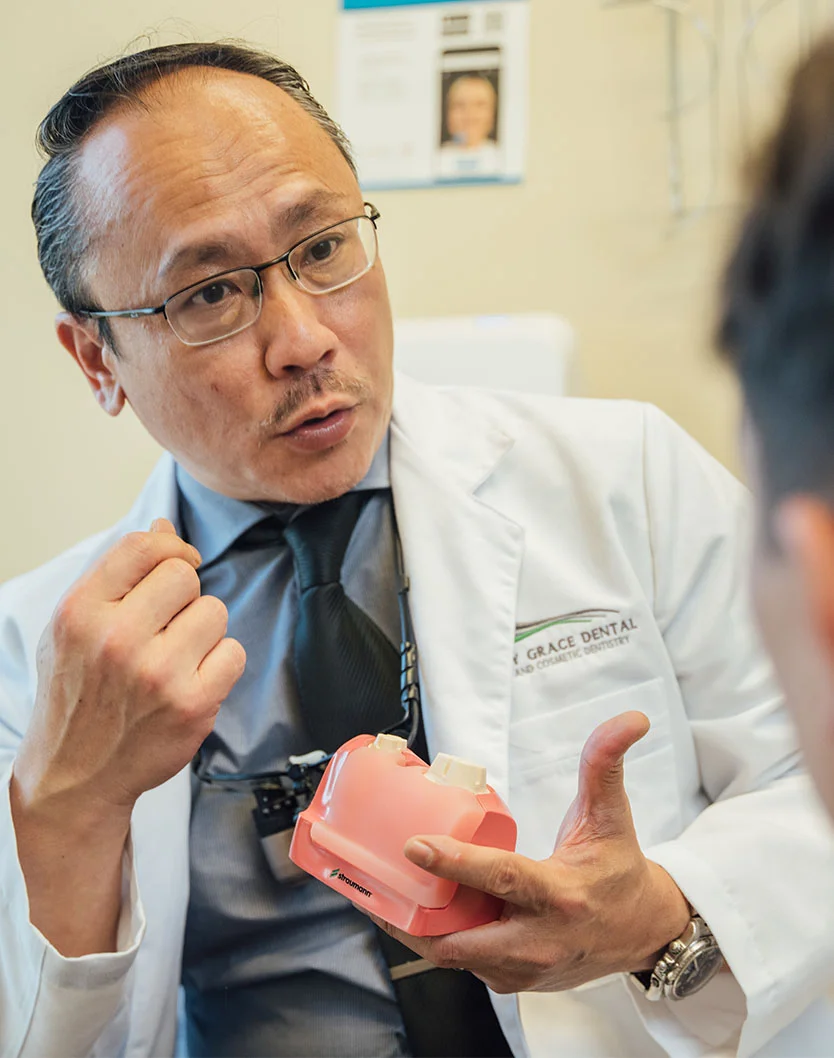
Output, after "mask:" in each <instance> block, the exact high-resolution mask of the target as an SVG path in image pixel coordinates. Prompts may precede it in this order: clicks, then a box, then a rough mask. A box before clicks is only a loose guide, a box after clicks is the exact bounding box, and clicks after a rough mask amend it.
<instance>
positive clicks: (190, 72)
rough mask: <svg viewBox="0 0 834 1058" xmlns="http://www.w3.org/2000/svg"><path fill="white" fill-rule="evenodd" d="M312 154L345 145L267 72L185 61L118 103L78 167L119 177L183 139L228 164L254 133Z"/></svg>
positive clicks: (272, 142)
mask: <svg viewBox="0 0 834 1058" xmlns="http://www.w3.org/2000/svg"><path fill="white" fill-rule="evenodd" d="M258 140H260V141H262V142H263V143H264V145H269V146H271V147H273V148H274V149H276V150H280V149H281V148H282V147H283V148H285V149H287V150H292V151H296V152H298V151H301V152H302V153H304V150H305V148H307V150H308V151H309V152H310V153H311V156H319V155H320V154H321V152H322V151H324V152H326V153H329V152H330V151H335V152H336V153H337V154H338V153H339V152H338V148H336V146H335V144H334V143H333V142H332V140H331V139H330V137H329V136H328V135H327V133H326V132H325V131H324V130H323V129H322V128H321V127H320V125H319V124H318V123H317V122H316V121H315V120H314V119H313V118H312V116H311V115H310V114H308V113H307V112H306V111H304V110H303V109H302V107H301V106H300V105H299V104H298V103H297V102H296V101H295V100H294V99H292V98H291V97H290V96H289V95H288V94H287V93H286V92H285V91H283V89H281V88H279V87H278V86H277V85H274V84H272V83H271V82H269V81H265V80H264V79H263V78H260V77H254V76H251V75H249V74H240V73H236V72H234V71H230V70H214V69H207V68H204V67H196V68H186V69H184V70H180V71H177V72H176V73H174V74H170V75H168V76H166V77H164V78H162V79H161V80H160V81H158V82H156V83H154V84H153V85H151V86H150V87H149V88H147V89H145V90H144V92H143V93H142V94H141V95H140V96H139V97H138V99H137V101H136V102H135V103H124V104H122V105H119V106H117V107H116V108H114V110H113V111H112V112H111V113H110V114H108V115H107V116H105V117H104V118H103V119H102V120H101V121H100V122H99V123H98V125H97V126H96V127H95V128H94V129H93V131H92V132H91V133H90V135H89V136H88V137H87V141H86V142H85V144H84V147H83V149H82V152H81V162H80V167H79V174H80V175H82V176H88V177H89V176H92V175H94V174H97V173H103V174H106V175H108V176H110V177H113V178H115V177H116V176H117V174H118V172H119V170H120V169H121V168H123V167H124V166H125V165H126V164H131V165H134V166H135V165H136V164H137V163H139V162H141V160H142V159H143V158H144V157H146V156H147V151H148V150H153V149H155V148H157V147H160V146H161V147H162V148H163V149H164V148H165V147H166V146H168V145H170V144H172V143H176V144H180V145H182V144H183V142H184V141H185V143H187V145H188V146H189V147H190V148H191V149H192V150H195V151H196V152H198V153H199V155H200V157H201V158H203V159H210V158H211V157H212V156H215V157H216V158H218V159H224V160H225V163H226V164H227V165H229V164H232V163H233V162H234V161H235V160H236V156H237V155H238V154H240V153H243V152H244V151H245V150H251V148H252V143H253V141H258Z"/></svg>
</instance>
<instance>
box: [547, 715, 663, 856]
mask: <svg viewBox="0 0 834 1058" xmlns="http://www.w3.org/2000/svg"><path fill="white" fill-rule="evenodd" d="M649 726H650V725H649V719H648V717H647V716H645V715H644V714H643V713H639V712H629V713H621V714H620V715H619V716H614V717H612V718H611V719H610V720H606V721H605V722H604V723H602V724H600V725H599V727H597V728H596V729H595V730H594V731H592V732H591V734H590V736H589V737H588V740H587V742H586V743H585V746H584V748H583V750H582V757H581V759H580V761H579V782H578V791H577V794H576V797H575V799H574V801H573V804H571V806H570V808H569V809H568V811H567V814H566V815H565V818H564V820H563V821H562V825H561V827H560V828H559V834H558V836H557V838H556V846H557V848H559V847H564V846H567V845H579V844H582V843H583V842H587V841H595V840H598V839H600V838H617V839H619V838H623V837H625V838H630V839H634V840H635V841H636V837H635V836H634V823H633V821H632V818H631V806H630V805H629V802H628V796H627V794H626V791H625V782H624V779H625V768H624V763H623V757H624V756H625V754H626V752H627V751H628V750H629V749H630V748H631V747H632V746H633V745H634V743H635V742H639V740H640V739H641V738H643V736H644V735H645V734H646V733H647V732H648V730H649Z"/></svg>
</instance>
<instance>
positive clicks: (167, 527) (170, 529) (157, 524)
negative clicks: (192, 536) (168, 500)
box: [151, 518, 177, 536]
mask: <svg viewBox="0 0 834 1058" xmlns="http://www.w3.org/2000/svg"><path fill="white" fill-rule="evenodd" d="M151 532H152V533H173V534H174V536H176V535H177V530H176V529H175V528H174V523H173V522H169V521H168V519H167V518H154V520H153V521H152V522H151Z"/></svg>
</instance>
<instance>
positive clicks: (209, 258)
mask: <svg viewBox="0 0 834 1058" xmlns="http://www.w3.org/2000/svg"><path fill="white" fill-rule="evenodd" d="M338 203H339V200H338V199H334V197H333V195H332V194H331V193H327V192H324V191H316V192H313V194H311V195H308V196H307V198H305V199H304V200H303V201H301V202H296V203H294V204H293V205H291V206H289V207H288V208H287V209H285V210H283V211H282V212H281V213H280V214H279V216H277V217H276V218H275V221H274V222H273V224H272V228H273V231H274V232H275V234H276V237H280V236H281V235H286V233H288V232H297V231H298V229H299V228H301V227H302V226H303V225H305V224H309V225H311V228H310V232H309V234H311V235H312V234H313V231H314V230H315V227H316V222H317V219H320V220H321V222H322V224H327V223H337V222H338V220H339V219H340V217H337V216H335V215H334V216H333V219H332V221H330V220H329V218H328V219H325V218H327V215H328V214H331V213H333V211H334V206H337V205H338ZM336 212H338V210H336ZM302 237H303V233H302ZM288 248H289V247H287V249H288ZM278 252H280V251H276V256H277V254H278ZM237 253H239V247H237V246H235V245H234V244H233V243H231V242H228V241H226V240H223V239H213V240H211V241H210V242H203V243H190V244H187V245H185V246H181V247H180V248H179V249H177V250H174V251H173V252H172V253H171V254H169V255H168V256H167V257H166V258H164V259H163V262H162V265H161V267H160V269H159V272H158V273H157V276H158V278H159V279H160V280H164V279H165V278H166V277H167V276H170V275H172V274H174V273H176V272H181V271H184V270H186V269H189V268H197V267H206V266H209V265H211V266H212V267H214V268H217V269H219V270H222V269H224V268H226V267H227V266H229V264H230V262H232V261H234V260H235V256H236V254H237ZM247 263H250V262H247ZM251 263H252V264H258V263H260V262H255V261H253V262H251Z"/></svg>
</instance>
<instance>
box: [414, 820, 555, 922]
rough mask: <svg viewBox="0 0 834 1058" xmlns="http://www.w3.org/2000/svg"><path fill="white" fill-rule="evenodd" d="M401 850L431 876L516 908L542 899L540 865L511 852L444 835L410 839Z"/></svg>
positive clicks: (530, 906) (532, 906)
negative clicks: (485, 894)
mask: <svg viewBox="0 0 834 1058" xmlns="http://www.w3.org/2000/svg"><path fill="white" fill-rule="evenodd" d="M403 851H404V853H405V856H406V858H407V859H409V860H411V862H412V863H416V864H417V866H418V867H422V868H423V869H424V870H427V871H429V872H430V873H431V874H435V875H437V876H438V877H440V878H448V879H450V880H451V881H453V882H460V883H461V884H462V885H468V886H471V887H472V888H473V889H480V890H481V891H482V892H484V893H490V894H491V895H492V896H497V897H499V898H500V899H501V900H508V901H509V902H510V903H511V904H516V905H517V906H519V907H528V908H534V907H538V906H540V904H541V902H542V900H543V899H545V898H546V891H547V887H546V885H545V883H544V879H543V877H542V873H541V868H540V865H539V864H537V863H536V862H535V861H534V860H529V859H527V857H526V856H519V855H518V854H517V853H515V852H504V851H503V850H501V849H490V848H485V847H483V846H481V845H469V844H467V843H466V842H463V841H457V840H456V839H455V838H450V837H447V836H445V835H440V836H431V837H423V836H422V835H421V836H419V837H414V838H411V839H410V840H409V841H407V842H406V844H405V848H404V849H403Z"/></svg>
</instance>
